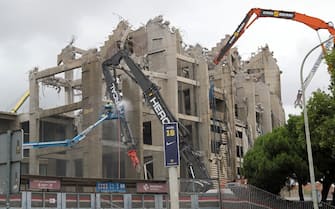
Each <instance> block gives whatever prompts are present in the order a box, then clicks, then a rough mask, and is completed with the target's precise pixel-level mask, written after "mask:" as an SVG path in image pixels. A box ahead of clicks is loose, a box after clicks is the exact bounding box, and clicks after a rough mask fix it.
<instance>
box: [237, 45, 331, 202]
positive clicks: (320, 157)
mask: <svg viewBox="0 0 335 209" xmlns="http://www.w3.org/2000/svg"><path fill="white" fill-rule="evenodd" d="M326 60H327V63H328V65H329V66H330V68H329V72H330V75H331V76H330V77H331V79H330V85H329V92H325V91H321V90H317V91H316V92H314V93H313V94H312V96H311V98H310V99H309V101H308V102H307V110H308V120H309V127H310V136H311V144H312V152H313V160H314V169H315V174H316V178H317V180H319V179H322V180H323V188H324V189H323V191H322V200H323V201H325V200H326V197H327V194H328V190H329V188H330V185H331V183H334V182H335V166H334V165H335V96H334V95H335V68H334V67H335V50H333V51H332V53H330V54H329V55H328V56H326ZM305 141H306V140H305V127H304V118H303V114H301V115H298V116H290V118H289V120H288V122H287V124H286V125H285V126H284V127H281V128H278V129H276V130H274V131H273V132H272V133H268V134H266V135H264V136H261V137H259V138H258V139H257V140H256V142H255V144H254V147H253V148H252V149H251V150H249V151H248V152H247V153H246V156H245V158H244V165H243V166H244V171H245V175H246V177H247V178H248V180H249V182H250V183H251V184H255V185H256V186H259V187H261V188H263V189H265V190H267V191H270V192H273V193H278V192H279V191H280V189H281V188H282V187H283V186H284V185H285V180H286V177H288V176H296V178H297V180H298V182H299V185H302V184H304V183H306V182H307V181H308V180H309V171H308V163H307V162H308V160H307V152H306V142H305Z"/></svg>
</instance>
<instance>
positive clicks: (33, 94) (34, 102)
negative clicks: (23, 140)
mask: <svg viewBox="0 0 335 209" xmlns="http://www.w3.org/2000/svg"><path fill="white" fill-rule="evenodd" d="M37 71H38V69H37V68H35V69H34V70H32V71H30V73H29V91H30V99H29V111H30V115H29V142H38V141H39V138H40V135H39V133H40V120H39V86H38V82H37V79H36V78H35V74H36V73H37ZM36 152H37V150H33V149H31V150H29V174H31V175H38V174H39V159H38V157H37V153H36Z"/></svg>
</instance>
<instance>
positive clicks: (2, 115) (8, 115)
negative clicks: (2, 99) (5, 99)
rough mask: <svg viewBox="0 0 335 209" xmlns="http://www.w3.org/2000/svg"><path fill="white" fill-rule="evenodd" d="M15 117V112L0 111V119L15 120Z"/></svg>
mask: <svg viewBox="0 0 335 209" xmlns="http://www.w3.org/2000/svg"><path fill="white" fill-rule="evenodd" d="M16 117H17V114H15V113H10V112H3V111H0V119H5V120H15V119H16Z"/></svg>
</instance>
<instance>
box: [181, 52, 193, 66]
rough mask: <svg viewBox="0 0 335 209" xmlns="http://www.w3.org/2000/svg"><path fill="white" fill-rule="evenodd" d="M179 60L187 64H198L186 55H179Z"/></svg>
mask: <svg viewBox="0 0 335 209" xmlns="http://www.w3.org/2000/svg"><path fill="white" fill-rule="evenodd" d="M177 59H179V60H182V61H185V62H189V63H194V64H197V61H196V59H194V58H192V57H189V56H186V55H183V54H179V53H177Z"/></svg>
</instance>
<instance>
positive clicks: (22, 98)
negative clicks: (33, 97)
mask: <svg viewBox="0 0 335 209" xmlns="http://www.w3.org/2000/svg"><path fill="white" fill-rule="evenodd" d="M29 95H30V92H29V90H27V91H26V92H25V93H24V95H23V96H22V97H21V98H20V100H19V101H18V102H17V103H16V104H15V106H14V107H13V109H11V111H10V112H12V113H17V111H18V110H19V109H20V107H21V106H22V105H23V104H24V102H25V101H26V100H27V99H28V97H29Z"/></svg>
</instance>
